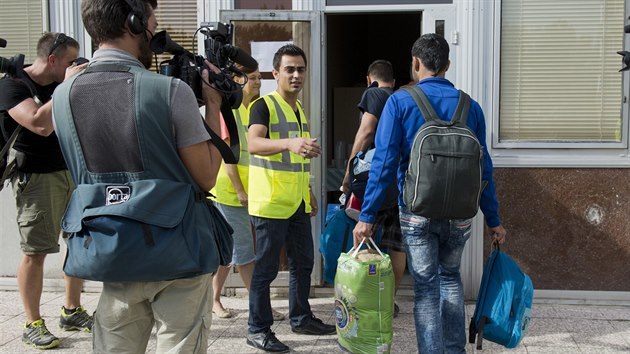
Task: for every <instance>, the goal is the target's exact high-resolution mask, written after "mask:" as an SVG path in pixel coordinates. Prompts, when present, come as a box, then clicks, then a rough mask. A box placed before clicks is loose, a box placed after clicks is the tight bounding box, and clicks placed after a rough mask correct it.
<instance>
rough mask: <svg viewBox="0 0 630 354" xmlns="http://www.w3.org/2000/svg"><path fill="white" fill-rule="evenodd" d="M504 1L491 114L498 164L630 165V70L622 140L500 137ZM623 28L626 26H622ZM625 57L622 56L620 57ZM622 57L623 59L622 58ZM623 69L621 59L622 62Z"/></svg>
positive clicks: (497, 18) (498, 10)
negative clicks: (530, 139) (561, 140)
mask: <svg viewBox="0 0 630 354" xmlns="http://www.w3.org/2000/svg"><path fill="white" fill-rule="evenodd" d="M629 2H630V0H625V1H624V3H625V9H624V16H625V17H624V18H625V19H628V15H629V13H628V7H629V6H628V4H629ZM502 5H503V1H499V2H496V3H495V7H494V12H493V16H494V21H493V23H494V29H493V32H494V33H493V37H494V39H493V44H489V45H492V46H493V47H494V48H493V49H492V51H493V58H494V63H495V64H494V65H493V67H492V77H493V80H492V81H493V83H492V91H491V97H492V100H491V102H492V110H491V115H489V117H488V118H492V121H491V123H490V122H488V123H489V124H488V125H489V127H488V128H489V130H490V131H489V132H488V133H489V136H490V137H491V141H490V146H489V147H488V148H489V150H490V153H491V156H492V159H493V161H494V162H495V165H497V166H501V167H630V147H629V144H628V143H629V136H630V130H629V125H628V124H629V117H628V112H629V111H628V96H629V94H630V92H629V91H630V90H629V85H630V79H629V76H630V75H629V73H630V72H629V71H626V72H623V74H622V79H621V85H622V87H621V93H622V95H621V97H622V99H621V102H619V104H620V105H621V118H622V124H621V141H620V142H588V141H574V142H551V141H503V142H501V141H499V123H500V111H499V108H500V107H499V106H500V97H501V96H500V91H501V87H500V86H501V85H500V82H501V28H502V27H501V25H502V23H501V20H502V18H501V15H502ZM619 30H620V31H623V28H620V29H619ZM627 48H630V34H624V38H623V48H619V50H628V49H627ZM620 59H621V58H620ZM620 61H621V60H620ZM619 69H621V63H620V66H619Z"/></svg>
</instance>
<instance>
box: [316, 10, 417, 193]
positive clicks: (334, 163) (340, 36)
mask: <svg viewBox="0 0 630 354" xmlns="http://www.w3.org/2000/svg"><path fill="white" fill-rule="evenodd" d="M421 20H422V13H421V12H405V13H360V14H329V15H327V16H326V21H325V22H326V44H327V48H326V53H327V55H326V64H325V65H326V69H327V76H326V100H327V101H326V102H327V104H326V107H327V114H326V116H327V117H328V118H327V122H326V136H327V137H328V139H327V146H326V152H327V153H326V156H325V157H326V160H325V161H326V166H327V173H326V184H325V185H326V190H327V192H328V193H327V197H328V202H329V203H337V200H338V198H339V196H340V192H339V187H340V186H341V181H342V178H343V173H344V172H345V171H344V169H345V164H346V162H347V160H348V158H349V156H348V154H349V153H350V150H351V146H352V145H351V144H352V142H353V141H354V135H355V134H356V132H357V129H358V128H359V110H358V109H357V104H358V103H359V100H360V98H361V94H362V93H363V91H364V90H365V88H366V85H367V81H366V72H367V68H368V66H369V65H370V63H372V62H373V61H374V60H377V59H385V60H389V61H390V62H391V63H392V65H393V67H394V77H395V79H396V88H398V87H399V86H401V85H404V84H407V83H408V82H409V81H410V80H411V78H410V76H409V66H410V64H411V46H412V45H413V43H414V41H415V40H416V39H417V38H418V37H419V36H420V33H421V29H422V26H421V24H422V23H421Z"/></svg>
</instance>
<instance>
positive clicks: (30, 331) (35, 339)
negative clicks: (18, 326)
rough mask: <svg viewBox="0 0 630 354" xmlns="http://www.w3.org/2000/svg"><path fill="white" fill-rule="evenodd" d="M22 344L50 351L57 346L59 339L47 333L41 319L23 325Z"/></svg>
mask: <svg viewBox="0 0 630 354" xmlns="http://www.w3.org/2000/svg"><path fill="white" fill-rule="evenodd" d="M22 342H24V343H26V344H28V345H31V346H33V347H34V348H36V349H51V348H55V347H58V346H59V338H57V337H55V336H53V335H52V333H50V332H49V331H48V328H46V324H45V323H44V320H43V319H41V318H40V319H39V320H37V321H33V322H31V323H27V324H25V325H24V333H22Z"/></svg>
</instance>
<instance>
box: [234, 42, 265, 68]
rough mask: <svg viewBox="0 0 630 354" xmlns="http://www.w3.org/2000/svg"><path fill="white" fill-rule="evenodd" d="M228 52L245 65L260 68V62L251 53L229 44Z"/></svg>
mask: <svg viewBox="0 0 630 354" xmlns="http://www.w3.org/2000/svg"><path fill="white" fill-rule="evenodd" d="M228 53H229V54H228V56H229V57H230V59H232V60H234V61H235V62H237V63H239V64H241V65H243V66H244V67H246V68H250V69H256V68H258V62H257V61H256V59H254V58H252V57H251V56H250V55H249V54H247V53H246V52H245V51H244V50H242V49H241V48H238V47H234V46H229V48H228Z"/></svg>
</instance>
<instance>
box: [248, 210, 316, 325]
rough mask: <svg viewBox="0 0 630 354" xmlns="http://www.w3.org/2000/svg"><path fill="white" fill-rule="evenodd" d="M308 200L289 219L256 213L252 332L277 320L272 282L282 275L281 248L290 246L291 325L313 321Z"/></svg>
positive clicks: (251, 289) (251, 292) (311, 246)
mask: <svg viewBox="0 0 630 354" xmlns="http://www.w3.org/2000/svg"><path fill="white" fill-rule="evenodd" d="M304 210H305V209H304V203H302V205H300V207H299V208H298V211H297V212H295V214H293V215H292V216H291V217H289V218H288V219H268V218H261V217H256V216H252V217H251V219H252V222H253V224H254V226H255V227H256V265H255V266H254V274H253V276H252V284H251V287H250V290H249V321H248V324H249V333H259V332H263V331H267V330H269V329H270V328H271V325H272V324H273V316H272V313H271V299H270V296H269V286H270V285H271V282H272V281H273V280H274V279H276V276H277V275H278V266H279V263H280V250H281V249H282V247H283V246H286V250H287V257H288V259H289V318H290V320H291V326H292V327H296V326H301V325H302V324H304V322H305V321H309V320H310V318H311V316H312V312H311V306H310V304H309V303H308V297H309V292H310V289H311V272H312V271H313V236H312V233H311V219H310V216H309V214H306V213H305V212H304Z"/></svg>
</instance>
